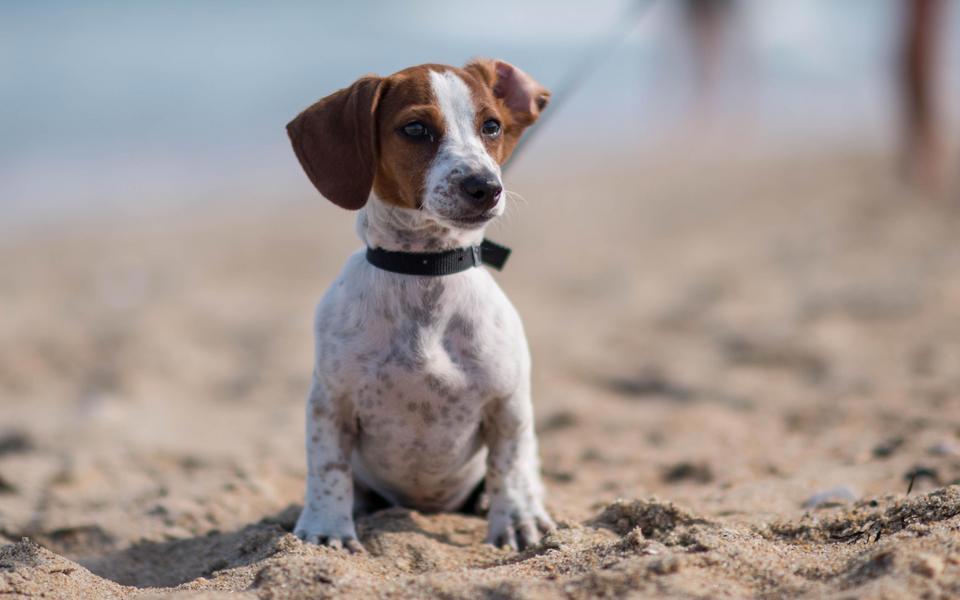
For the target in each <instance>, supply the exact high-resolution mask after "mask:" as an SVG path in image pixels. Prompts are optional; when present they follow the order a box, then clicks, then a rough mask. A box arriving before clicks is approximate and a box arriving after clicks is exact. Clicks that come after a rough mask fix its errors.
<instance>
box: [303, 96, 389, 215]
mask: <svg viewBox="0 0 960 600" xmlns="http://www.w3.org/2000/svg"><path fill="white" fill-rule="evenodd" d="M382 81H383V80H382V79H381V78H379V77H363V78H361V79H359V80H357V82H356V83H354V84H353V85H351V86H350V87H348V88H344V89H342V90H340V91H338V92H335V93H333V94H331V95H329V96H327V97H326V98H324V99H322V100H320V101H319V102H317V103H316V104H314V105H313V106H311V107H310V108H308V109H306V110H305V111H303V112H302V113H300V114H299V115H297V117H296V118H295V119H294V120H293V121H290V123H289V124H288V125H287V134H288V135H289V136H290V141H291V143H293V151H294V152H295V153H296V154H297V158H298V159H299V160H300V165H301V166H302V167H303V170H304V171H306V173H307V177H309V178H310V181H311V182H313V185H314V186H315V187H316V188H317V190H318V191H319V192H320V193H321V194H323V195H324V196H325V197H326V198H327V199H328V200H330V201H331V202H333V203H334V204H336V205H337V206H341V207H343V208H346V209H349V210H357V209H359V208H361V207H362V206H363V205H364V204H366V203H367V198H368V197H369V196H370V189H371V188H372V187H373V177H374V174H375V173H376V170H377V163H376V161H377V148H376V146H377V143H376V118H375V117H376V112H377V104H378V101H379V98H380V88H381V83H382Z"/></svg>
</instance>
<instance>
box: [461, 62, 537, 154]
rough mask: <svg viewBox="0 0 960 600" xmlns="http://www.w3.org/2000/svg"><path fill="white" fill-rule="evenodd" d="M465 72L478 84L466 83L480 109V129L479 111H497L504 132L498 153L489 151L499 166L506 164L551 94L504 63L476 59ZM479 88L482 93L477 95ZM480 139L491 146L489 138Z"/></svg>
mask: <svg viewBox="0 0 960 600" xmlns="http://www.w3.org/2000/svg"><path fill="white" fill-rule="evenodd" d="M462 71H463V72H465V73H468V74H469V79H472V80H473V81H474V82H475V84H471V83H470V80H469V79H467V85H469V86H470V89H471V91H473V93H474V99H475V100H476V102H477V106H478V111H477V118H478V120H479V125H478V127H479V126H482V124H483V122H484V121H485V118H482V117H481V115H480V112H481V111H480V107H483V106H484V105H486V104H488V103H492V104H493V106H494V107H496V113H497V114H498V115H499V117H500V118H499V121H500V123H501V125H502V128H503V132H502V134H501V135H500V136H499V139H498V140H497V143H496V144H495V146H494V147H495V150H492V149H491V146H488V151H489V152H490V154H491V156H493V157H494V158H495V159H496V160H497V162H499V163H500V164H503V163H505V162H506V161H507V159H508V158H510V154H511V153H512V152H513V149H514V148H516V146H517V142H519V141H520V136H521V135H522V134H523V132H524V130H525V129H526V128H527V127H529V126H530V125H533V124H534V122H536V120H537V119H538V118H539V117H540V113H541V112H543V109H545V108H546V107H547V104H548V103H549V102H550V91H549V90H547V88H545V87H543V86H542V85H540V84H539V83H537V82H536V81H535V80H534V79H533V78H532V77H530V76H529V75H527V74H526V73H524V72H523V71H521V70H520V69H518V68H517V67H515V66H513V65H511V64H510V63H507V62H504V61H502V60H491V59H485V58H484V59H475V60H473V61H471V62H469V63H467V64H466V65H465V66H464V67H463V69H462ZM465 79H466V78H465ZM478 88H481V90H480V91H478ZM487 118H489V117H487ZM481 138H483V139H484V142H485V143H487V142H488V138H487V136H481Z"/></svg>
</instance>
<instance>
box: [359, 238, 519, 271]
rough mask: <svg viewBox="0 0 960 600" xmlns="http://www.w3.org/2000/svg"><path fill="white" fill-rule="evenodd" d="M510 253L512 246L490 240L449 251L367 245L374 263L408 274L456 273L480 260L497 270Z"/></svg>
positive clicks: (469, 267)
mask: <svg viewBox="0 0 960 600" xmlns="http://www.w3.org/2000/svg"><path fill="white" fill-rule="evenodd" d="M509 256H510V248H507V247H506V246H501V245H500V244H497V243H495V242H491V241H490V240H483V242H481V243H480V245H479V246H466V247H464V248H454V249H453V250H447V251H445V252H393V251H391V250H384V249H383V248H370V247H368V248H367V262H369V263H370V264H371V265H373V266H375V267H377V268H379V269H383V270H384V271H390V272H392V273H402V274H404V275H434V276H436V275H453V274H454V273H460V272H461V271H466V270H467V269H471V268H473V267H479V266H480V263H483V264H487V265H490V266H491V267H493V268H494V269H496V270H498V271H499V270H500V269H502V268H503V264H504V263H505V262H507V258H508V257H509Z"/></svg>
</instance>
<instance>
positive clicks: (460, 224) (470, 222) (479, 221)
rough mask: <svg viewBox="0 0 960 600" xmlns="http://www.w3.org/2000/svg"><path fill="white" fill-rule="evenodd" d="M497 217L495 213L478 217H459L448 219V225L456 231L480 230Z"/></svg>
mask: <svg viewBox="0 0 960 600" xmlns="http://www.w3.org/2000/svg"><path fill="white" fill-rule="evenodd" d="M496 217H497V214H496V213H493V212H489V213H483V214H480V215H468V216H460V217H456V218H450V219H448V220H449V221H450V224H451V225H453V226H454V227H456V228H458V229H480V228H481V227H483V226H485V225H486V224H487V223H489V222H490V221H492V220H494V219H495V218H496Z"/></svg>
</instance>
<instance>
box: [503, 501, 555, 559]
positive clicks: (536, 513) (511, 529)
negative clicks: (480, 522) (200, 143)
mask: <svg viewBox="0 0 960 600" xmlns="http://www.w3.org/2000/svg"><path fill="white" fill-rule="evenodd" d="M556 528H557V526H556V525H555V524H554V522H553V519H551V518H550V515H548V514H547V511H546V510H544V508H543V506H542V505H541V503H540V502H536V501H529V502H526V503H516V502H510V501H509V500H501V501H498V499H496V498H494V499H493V500H492V501H491V503H490V513H489V515H488V517H487V539H486V543H488V544H493V545H494V546H497V547H499V548H504V547H506V548H512V549H513V550H525V549H526V548H530V547H532V546H536V545H537V544H539V543H540V537H541V536H542V535H543V534H544V533H548V532H550V531H553V530H554V529H556Z"/></svg>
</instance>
